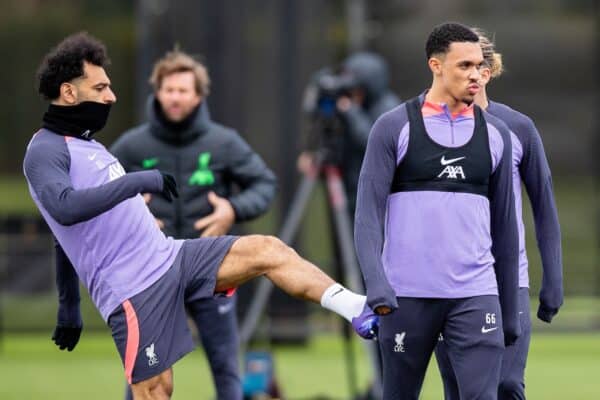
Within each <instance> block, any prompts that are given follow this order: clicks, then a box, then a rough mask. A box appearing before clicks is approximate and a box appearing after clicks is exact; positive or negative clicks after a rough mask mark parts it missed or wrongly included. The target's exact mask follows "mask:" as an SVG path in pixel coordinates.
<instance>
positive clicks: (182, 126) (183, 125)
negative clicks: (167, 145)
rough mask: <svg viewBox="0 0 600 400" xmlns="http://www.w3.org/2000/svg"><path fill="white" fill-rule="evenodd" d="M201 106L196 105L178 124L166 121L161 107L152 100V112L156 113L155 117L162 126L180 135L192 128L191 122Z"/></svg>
mask: <svg viewBox="0 0 600 400" xmlns="http://www.w3.org/2000/svg"><path fill="white" fill-rule="evenodd" d="M201 104H202V103H200V104H198V105H197V106H196V107H195V108H194V109H193V110H192V112H191V113H190V114H189V115H188V116H187V117H185V118H184V119H182V120H181V121H179V122H174V121H171V120H170V119H168V118H167V116H166V115H165V113H164V111H163V109H162V107H161V106H160V103H159V102H158V100H156V99H155V100H154V111H155V112H156V117H157V119H158V121H159V122H160V124H161V125H162V126H164V127H165V128H166V129H167V130H169V131H172V132H177V133H180V132H183V131H187V130H188V129H189V128H190V127H191V126H192V124H193V122H194V121H195V120H196V115H198V110H199V109H200V105H201Z"/></svg>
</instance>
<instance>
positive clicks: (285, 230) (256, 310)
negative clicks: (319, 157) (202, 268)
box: [240, 175, 318, 346]
mask: <svg viewBox="0 0 600 400" xmlns="http://www.w3.org/2000/svg"><path fill="white" fill-rule="evenodd" d="M317 179H318V177H317V176H316V175H315V176H312V175H305V176H304V178H303V179H302V182H301V183H300V186H299V188H298V190H297V191H296V193H295V194H294V199H293V200H292V204H291V206H290V209H289V211H288V214H287V216H286V218H285V220H284V223H283V226H282V228H281V231H280V232H279V235H278V237H279V238H280V239H281V240H282V241H283V242H285V243H287V244H290V242H291V241H292V240H293V239H294V237H295V236H296V233H297V232H298V227H299V226H300V222H301V219H302V215H304V210H305V208H306V205H307V204H308V201H309V199H310V195H311V193H312V191H313V189H314V186H315V183H316V181H317ZM272 290H273V284H272V283H271V282H270V281H269V280H268V279H264V278H262V279H260V281H259V283H258V287H257V288H256V293H255V294H254V297H253V298H252V303H251V304H250V306H249V307H248V312H247V313H246V316H245V318H244V320H243V322H242V324H241V326H240V342H241V344H242V346H245V345H246V344H247V343H248V341H249V340H250V339H251V338H252V335H254V332H255V331H256V326H257V325H258V321H259V319H260V316H261V315H262V314H263V312H264V309H265V307H266V305H267V301H268V300H269V295H270V294H271V291H272Z"/></svg>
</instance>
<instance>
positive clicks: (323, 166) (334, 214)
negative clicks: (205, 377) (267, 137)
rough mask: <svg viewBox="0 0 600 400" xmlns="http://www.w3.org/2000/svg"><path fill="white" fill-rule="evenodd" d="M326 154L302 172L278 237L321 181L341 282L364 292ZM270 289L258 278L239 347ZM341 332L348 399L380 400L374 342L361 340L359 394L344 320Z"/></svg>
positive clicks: (295, 222) (285, 236) (286, 236)
mask: <svg viewBox="0 0 600 400" xmlns="http://www.w3.org/2000/svg"><path fill="white" fill-rule="evenodd" d="M330 157H331V151H330V150H328V149H327V148H326V147H323V148H321V149H319V150H318V151H316V153H315V158H314V168H313V169H312V170H311V171H309V172H308V173H305V174H304V177H303V179H302V182H301V183H300V186H299V187H298V189H297V191H296V193H295V194H294V197H293V200H292V203H291V206H290V209H289V211H288V214H287V216H286V218H285V220H284V223H283V225H282V228H281V230H280V232H279V235H278V237H279V238H280V239H281V240H282V241H283V242H284V243H287V244H290V243H291V242H292V241H293V239H294V237H295V236H296V233H297V231H298V228H299V226H300V222H301V220H302V217H303V215H304V213H305V209H306V206H307V204H308V202H309V200H310V197H311V194H312V192H313V190H314V188H315V185H316V183H317V182H323V183H324V184H325V186H326V191H327V205H328V209H329V215H330V219H331V222H332V232H333V244H334V252H335V255H336V259H337V263H338V270H339V273H340V275H341V281H342V282H343V283H344V284H345V285H346V287H348V288H349V289H350V290H352V291H354V292H357V293H364V291H365V289H364V287H363V284H362V279H361V276H360V271H359V266H358V262H357V259H356V255H355V252H354V240H353V235H352V222H351V218H350V216H349V214H348V208H347V198H346V191H345V188H344V184H343V181H342V175H341V170H340V168H339V166H338V165H337V164H336V163H335V162H331V161H329V160H330ZM340 267H341V268H340ZM272 289H273V284H272V283H271V282H270V281H269V280H267V279H265V278H263V279H261V280H260V282H259V284H258V287H257V289H256V292H255V294H254V297H253V299H252V302H251V303H250V306H249V308H248V311H247V313H246V316H245V318H244V320H243V322H242V324H241V328H240V341H241V344H242V347H246V345H247V344H248V342H249V341H250V339H251V338H252V336H253V335H254V332H255V330H256V327H257V325H258V321H259V319H260V316H261V315H262V314H263V312H264V310H265V307H266V305H267V301H268V299H269V295H270V294H271V291H272ZM343 332H344V350H345V356H346V365H347V373H348V385H349V389H350V393H351V395H352V398H353V399H357V398H369V399H381V398H382V385H381V376H382V375H381V370H380V362H379V353H378V351H379V350H378V347H377V343H376V342H374V341H362V342H363V343H364V345H365V347H366V350H367V353H368V355H369V358H370V361H371V365H372V371H373V384H372V387H371V388H370V393H369V394H368V396H371V397H368V396H366V397H359V395H358V389H357V387H356V382H357V376H356V363H355V357H354V352H353V349H352V346H351V337H352V335H353V332H352V330H351V327H350V325H349V324H348V323H346V322H344V325H343Z"/></svg>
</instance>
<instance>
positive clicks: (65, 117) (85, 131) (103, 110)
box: [42, 101, 111, 140]
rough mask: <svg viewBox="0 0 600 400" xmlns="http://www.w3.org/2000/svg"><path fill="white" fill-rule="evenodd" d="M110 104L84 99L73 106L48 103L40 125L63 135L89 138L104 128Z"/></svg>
mask: <svg viewBox="0 0 600 400" xmlns="http://www.w3.org/2000/svg"><path fill="white" fill-rule="evenodd" d="M110 107H111V104H110V103H109V104H104V103H97V102H94V101H84V102H82V103H79V104H77V105H75V106H58V105H55V104H50V106H48V111H46V112H45V113H44V117H43V124H42V126H43V127H44V128H46V129H48V130H50V131H52V132H55V133H58V134H60V135H64V136H73V137H77V138H80V139H84V140H91V139H92V136H93V135H94V133H96V132H98V131H99V130H100V129H102V128H104V125H106V120H107V119H108V114H109V113H110Z"/></svg>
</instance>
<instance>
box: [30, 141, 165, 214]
mask: <svg viewBox="0 0 600 400" xmlns="http://www.w3.org/2000/svg"><path fill="white" fill-rule="evenodd" d="M24 169H25V175H26V177H27V180H28V182H29V184H30V185H31V187H32V189H33V191H34V192H35V194H36V195H37V197H38V199H39V201H40V202H41V204H42V205H43V206H44V208H45V209H46V210H47V211H48V213H49V214H50V215H51V216H52V218H54V219H55V220H56V221H57V222H58V223H60V224H62V225H74V224H76V223H79V222H83V221H87V220H89V219H91V218H94V217H96V216H98V215H100V214H102V213H104V212H106V211H108V210H110V209H111V208H113V207H114V206H116V205H117V204H119V203H120V202H122V201H124V200H126V199H128V198H130V197H133V196H135V195H136V194H138V193H141V192H149V193H162V192H163V189H165V188H166V187H167V186H168V185H165V183H166V182H165V178H164V175H163V174H161V173H160V171H158V170H150V171H141V172H134V173H130V174H126V175H124V176H122V177H120V178H117V179H115V180H113V181H111V182H108V183H105V184H103V185H100V186H96V187H92V188H87V189H79V190H76V189H74V188H73V185H72V183H71V177H70V175H69V170H70V156H69V152H68V150H67V149H66V146H65V148H64V151H61V150H60V149H54V148H51V149H46V148H44V146H43V143H41V144H40V143H33V144H32V145H31V146H30V148H29V149H28V151H27V154H26V156H25V161H24Z"/></svg>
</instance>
